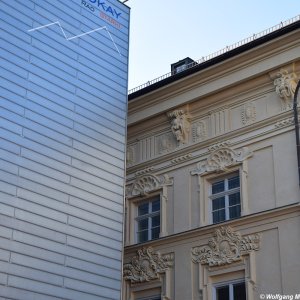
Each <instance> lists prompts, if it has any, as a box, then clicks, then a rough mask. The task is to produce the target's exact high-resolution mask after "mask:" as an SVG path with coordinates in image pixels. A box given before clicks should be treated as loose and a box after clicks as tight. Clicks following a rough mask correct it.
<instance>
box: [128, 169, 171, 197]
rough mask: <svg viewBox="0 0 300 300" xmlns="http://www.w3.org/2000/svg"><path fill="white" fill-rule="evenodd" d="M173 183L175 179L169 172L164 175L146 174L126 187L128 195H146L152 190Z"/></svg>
mask: <svg viewBox="0 0 300 300" xmlns="http://www.w3.org/2000/svg"><path fill="white" fill-rule="evenodd" d="M172 184H173V180H172V179H170V178H169V176H168V175H167V174H165V175H163V176H156V175H153V174H146V175H143V176H141V177H138V178H137V179H136V180H135V181H134V183H132V184H131V185H128V186H127V187H126V197H127V198H131V197H136V196H146V195H148V194H149V193H151V192H154V191H156V190H158V189H161V188H163V187H164V186H168V185H172Z"/></svg>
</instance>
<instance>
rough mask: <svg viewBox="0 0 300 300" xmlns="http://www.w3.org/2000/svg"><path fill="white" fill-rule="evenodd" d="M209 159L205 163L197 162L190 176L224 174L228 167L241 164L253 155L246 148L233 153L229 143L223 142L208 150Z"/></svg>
mask: <svg viewBox="0 0 300 300" xmlns="http://www.w3.org/2000/svg"><path fill="white" fill-rule="evenodd" d="M208 151H209V152H210V155H209V157H208V158H207V160H206V162H205V163H202V162H199V163H198V164H197V168H196V169H195V170H193V171H191V175H203V174H205V173H211V172H225V171H227V170H228V168H229V167H232V166H235V165H237V164H241V163H242V162H243V161H244V160H246V159H248V158H249V157H251V156H252V155H253V152H250V151H249V149H248V148H247V147H244V148H242V150H240V151H235V150H233V149H232V148H231V147H230V143H229V142H223V143H219V144H216V145H213V146H211V147H209V148H208Z"/></svg>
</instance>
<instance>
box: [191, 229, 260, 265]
mask: <svg viewBox="0 0 300 300" xmlns="http://www.w3.org/2000/svg"><path fill="white" fill-rule="evenodd" d="M213 236H214V237H213V238H212V239H210V240H209V241H208V245H207V246H202V247H194V248H193V249H192V260H193V262H194V263H200V264H203V265H205V264H208V265H209V266H222V265H226V264H231V263H233V262H236V261H240V260H242V256H243V255H245V254H248V253H250V252H251V251H257V250H259V246H260V245H259V244H260V235H259V234H253V235H248V236H244V237H242V236H241V234H240V233H239V232H235V231H233V229H232V228H231V227H229V226H228V227H221V228H220V229H217V230H216V231H215V233H214V235H213Z"/></svg>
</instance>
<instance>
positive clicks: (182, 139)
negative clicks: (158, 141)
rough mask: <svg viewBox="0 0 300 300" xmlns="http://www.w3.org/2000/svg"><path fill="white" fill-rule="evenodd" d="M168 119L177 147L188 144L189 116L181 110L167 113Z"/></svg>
mask: <svg viewBox="0 0 300 300" xmlns="http://www.w3.org/2000/svg"><path fill="white" fill-rule="evenodd" d="M167 115H168V118H169V119H170V121H171V130H172V133H173V135H174V137H175V138H176V140H177V142H178V143H179V146H181V145H183V144H186V143H187V142H188V134H189V131H190V121H189V116H188V115H187V114H186V113H185V112H184V111H183V110H181V109H179V110H174V111H172V112H169V113H168V114H167Z"/></svg>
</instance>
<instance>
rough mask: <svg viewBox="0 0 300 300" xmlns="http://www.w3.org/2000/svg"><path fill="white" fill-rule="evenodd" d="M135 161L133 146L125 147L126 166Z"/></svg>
mask: <svg viewBox="0 0 300 300" xmlns="http://www.w3.org/2000/svg"><path fill="white" fill-rule="evenodd" d="M134 163H135V153H134V148H133V147H132V146H129V147H127V151H126V164H127V166H131V165H133V164H134Z"/></svg>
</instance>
